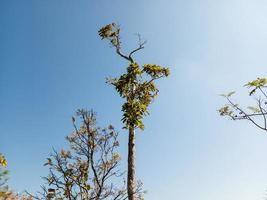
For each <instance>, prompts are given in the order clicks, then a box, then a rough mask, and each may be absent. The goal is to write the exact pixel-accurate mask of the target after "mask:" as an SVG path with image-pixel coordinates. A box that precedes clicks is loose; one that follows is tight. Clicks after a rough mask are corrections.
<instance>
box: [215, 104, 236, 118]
mask: <svg viewBox="0 0 267 200" xmlns="http://www.w3.org/2000/svg"><path fill="white" fill-rule="evenodd" d="M218 111H219V113H220V115H221V116H231V115H232V114H233V111H232V109H231V108H230V106H228V105H226V106H224V107H222V108H220V109H219V110H218Z"/></svg>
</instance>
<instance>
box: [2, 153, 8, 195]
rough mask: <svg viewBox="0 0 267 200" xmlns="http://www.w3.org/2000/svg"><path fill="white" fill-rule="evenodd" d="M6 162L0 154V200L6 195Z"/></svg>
mask: <svg viewBox="0 0 267 200" xmlns="http://www.w3.org/2000/svg"><path fill="white" fill-rule="evenodd" d="M6 166H7V160H6V159H5V157H4V155H3V154H1V153H0V199H5V198H6V197H7V194H8V186H7V185H6V182H7V175H8V171H7V170H6Z"/></svg>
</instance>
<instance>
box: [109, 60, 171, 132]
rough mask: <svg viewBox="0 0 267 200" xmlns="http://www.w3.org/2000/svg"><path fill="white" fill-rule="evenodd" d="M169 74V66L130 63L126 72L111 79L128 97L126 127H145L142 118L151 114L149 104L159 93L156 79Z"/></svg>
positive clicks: (125, 117) (123, 106) (124, 114)
mask: <svg viewBox="0 0 267 200" xmlns="http://www.w3.org/2000/svg"><path fill="white" fill-rule="evenodd" d="M169 74H170V72H169V69H168V68H164V67H160V66H158V65H151V64H146V65H144V66H142V67H140V66H139V65H138V64H137V63H130V64H129V66H128V67H127V72H126V73H125V74H123V75H121V76H120V77H119V78H113V79H109V83H110V84H112V85H113V86H114V87H115V89H116V90H117V91H118V93H119V94H120V96H121V97H123V98H125V99H126V102H125V103H124V104H123V105H122V111H123V118H122V121H123V123H124V124H125V127H124V128H129V127H134V128H140V129H142V130H143V129H144V124H143V122H142V119H143V117H144V116H145V115H147V114H149V112H148V106H149V105H150V103H151V102H152V100H153V99H154V98H155V97H156V96H157V94H158V89H157V88H156V86H155V83H154V80H155V79H158V78H161V77H166V76H168V75H169ZM146 77H149V79H147V78H146Z"/></svg>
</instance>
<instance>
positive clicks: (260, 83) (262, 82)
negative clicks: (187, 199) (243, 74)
mask: <svg viewBox="0 0 267 200" xmlns="http://www.w3.org/2000/svg"><path fill="white" fill-rule="evenodd" d="M266 84H267V79H266V78H257V79H256V80H253V81H250V82H248V83H247V84H246V85H245V86H247V87H248V88H253V89H252V90H251V91H250V92H249V95H252V94H254V93H255V92H256V90H257V89H261V88H262V87H265V86H266Z"/></svg>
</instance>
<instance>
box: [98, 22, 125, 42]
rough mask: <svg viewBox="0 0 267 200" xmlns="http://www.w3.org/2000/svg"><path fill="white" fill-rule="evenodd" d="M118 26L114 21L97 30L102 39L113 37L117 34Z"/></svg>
mask: <svg viewBox="0 0 267 200" xmlns="http://www.w3.org/2000/svg"><path fill="white" fill-rule="evenodd" d="M119 31H120V29H119V27H118V26H117V25H116V24H115V23H111V24H108V25H106V26H104V27H103V28H101V29H100V30H99V31H98V34H99V36H100V37H101V38H102V39H105V38H110V37H114V36H116V35H118V34H119Z"/></svg>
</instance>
